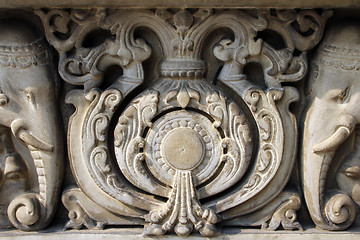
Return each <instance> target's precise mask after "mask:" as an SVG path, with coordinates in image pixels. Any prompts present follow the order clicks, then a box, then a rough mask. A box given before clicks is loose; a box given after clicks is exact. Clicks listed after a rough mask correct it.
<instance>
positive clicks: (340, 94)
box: [326, 87, 350, 104]
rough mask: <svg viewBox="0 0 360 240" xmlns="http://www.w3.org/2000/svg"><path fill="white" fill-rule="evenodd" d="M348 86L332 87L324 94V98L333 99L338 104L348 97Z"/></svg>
mask: <svg viewBox="0 0 360 240" xmlns="http://www.w3.org/2000/svg"><path fill="white" fill-rule="evenodd" d="M349 92H350V88H349V87H347V88H345V89H333V90H331V91H329V92H328V93H327V94H326V98H328V99H333V100H334V101H336V102H337V103H339V104H342V103H344V102H345V101H346V100H347V99H348V98H349V94H350V93H349Z"/></svg>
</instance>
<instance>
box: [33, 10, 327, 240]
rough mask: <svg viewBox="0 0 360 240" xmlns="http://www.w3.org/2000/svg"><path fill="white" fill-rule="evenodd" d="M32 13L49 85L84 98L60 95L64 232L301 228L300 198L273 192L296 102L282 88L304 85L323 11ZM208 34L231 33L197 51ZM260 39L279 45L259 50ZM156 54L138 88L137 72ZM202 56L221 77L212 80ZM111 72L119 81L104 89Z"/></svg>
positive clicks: (280, 187) (288, 167)
mask: <svg viewBox="0 0 360 240" xmlns="http://www.w3.org/2000/svg"><path fill="white" fill-rule="evenodd" d="M35 13H36V14H37V16H39V17H40V19H41V21H42V23H43V26H44V30H45V34H46V39H47V40H48V42H49V43H50V45H52V46H53V47H54V48H55V49H56V51H57V52H58V53H59V66H58V69H59V73H60V75H61V77H62V78H63V79H64V80H65V81H66V82H68V83H70V84H72V85H79V86H83V89H76V90H72V91H70V92H68V94H67V97H66V101H67V103H69V104H72V105H74V106H75V108H76V110H75V112H74V114H73V115H72V116H71V118H70V121H69V126H68V142H67V144H68V149H69V160H70V165H71V169H72V172H73V175H74V178H75V180H76V183H77V184H78V188H72V189H68V190H66V191H65V192H64V193H63V197H62V201H63V203H64V205H65V206H66V208H67V209H68V210H69V218H70V220H69V222H68V223H67V224H66V227H67V228H77V229H78V228H81V227H82V226H85V227H87V228H103V227H104V226H105V225H123V224H125V225H127V224H129V225H131V224H142V225H144V233H145V234H147V235H157V236H158V235H164V234H166V233H168V232H175V233H176V234H177V235H180V236H187V235H189V234H190V233H191V232H194V231H197V232H199V233H200V234H201V235H202V236H214V235H215V234H216V233H217V231H218V229H217V226H218V225H240V226H243V225H247V226H262V228H264V229H269V230H276V229H277V228H278V227H279V226H280V225H281V226H282V227H283V228H285V229H302V227H301V225H300V224H299V223H298V222H297V220H296V211H297V210H298V209H299V208H300V206H301V201H300V197H299V194H298V193H296V192H294V191H292V190H291V189H288V188H285V186H286V184H287V182H288V180H289V178H290V175H291V172H292V169H293V167H294V164H295V158H296V146H297V123H296V119H295V116H294V115H293V113H292V112H291V111H290V110H289V105H290V104H291V103H293V102H295V101H298V99H299V93H298V91H297V89H296V88H294V87H290V86H288V85H287V83H291V82H296V81H299V80H300V79H302V78H304V76H305V75H306V73H307V71H308V63H307V56H306V52H307V51H309V50H311V49H312V48H314V47H315V46H316V45H317V44H318V42H319V41H320V40H321V38H322V34H323V31H324V26H325V22H326V20H327V19H328V18H329V17H330V16H331V12H330V11H314V10H256V11H253V10H213V9H156V10H132V11H125V10H114V9H101V8H98V9H70V10H69V9H50V10H46V9H42V10H36V11H35ZM219 29H220V30H221V29H226V30H224V32H226V33H229V34H225V35H224V36H223V37H222V38H218V39H217V41H216V43H214V44H213V45H212V46H211V49H210V50H209V49H205V47H206V46H207V43H208V42H207V41H208V39H209V36H211V34H212V33H213V32H216V31H218V30H219ZM267 31H271V32H273V33H276V34H277V35H279V36H280V37H281V38H282V39H283V45H282V46H274V45H273V42H271V41H268V40H269V39H267V38H265V37H264V38H262V36H265V35H266V34H265V33H266V32H267ZM142 32H150V33H149V34H142ZM150 35H151V36H152V37H149V36H150ZM99 36H100V37H99ZM159 49H160V50H159ZM159 52H160V55H161V57H160V58H161V61H159V62H158V63H157V68H158V69H156V70H152V72H153V73H154V74H153V75H152V76H156V77H153V78H155V79H149V76H148V75H147V74H148V72H149V70H148V69H147V68H146V65H145V63H146V62H147V61H151V60H153V59H152V56H153V55H154V54H159ZM204 54H208V55H210V56H205V57H204ZM210 58H211V59H213V60H212V61H217V62H218V63H220V64H221V66H222V68H221V69H220V70H219V72H218V75H217V76H216V79H215V80H214V81H213V82H212V79H210V76H209V74H208V73H209V72H211V70H212V69H211V66H213V65H211V64H212V63H211V62H210V61H209V62H207V60H208V59H210ZM249 63H257V64H259V65H260V66H261V69H262V71H261V72H260V73H259V74H261V75H262V76H263V79H264V83H263V85H261V84H259V83H257V82H256V81H254V79H252V78H251V77H250V76H248V75H247V74H246V72H245V71H244V68H246V66H247V65H248V64H249ZM114 65H115V66H118V67H119V68H121V71H122V74H121V75H120V76H118V77H117V78H116V79H113V80H112V81H111V82H109V80H108V79H107V77H106V73H107V71H109V69H112V68H111V67H112V66H114Z"/></svg>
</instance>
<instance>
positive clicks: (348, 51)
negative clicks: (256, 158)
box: [301, 21, 360, 230]
mask: <svg viewBox="0 0 360 240" xmlns="http://www.w3.org/2000/svg"><path fill="white" fill-rule="evenodd" d="M359 27H360V25H359V24H358V22H356V21H353V22H349V23H338V24H337V25H335V26H333V27H332V28H330V29H329V31H328V32H327V34H326V36H325V37H324V40H323V42H322V44H321V46H320V47H319V49H318V50H317V54H316V56H315V59H314V61H313V63H312V71H311V73H312V74H311V78H310V83H309V94H308V97H307V107H306V110H305V113H304V128H303V129H304V130H303V131H304V133H303V143H302V149H301V154H302V156H301V160H302V181H303V189H304V195H305V200H306V204H307V207H308V209H309V211H310V214H311V217H312V219H313V221H314V222H315V224H316V225H317V226H319V227H321V228H323V229H328V230H343V229H346V228H347V227H349V226H350V225H351V224H352V222H353V221H354V219H355V216H356V204H355V202H354V201H356V202H357V203H358V199H359V190H358V185H357V181H358V180H356V178H358V176H359V160H358V159H357V158H356V154H357V153H356V151H357V148H358V146H357V144H358V140H356V141H355V145H354V151H355V152H354V153H353V154H349V155H348V157H347V158H346V159H345V160H344V163H343V165H342V166H341V167H339V166H340V165H341V161H342V160H343V156H346V153H344V152H342V154H341V155H342V157H339V156H336V153H337V151H340V152H341V151H342V149H343V147H340V146H341V144H342V143H343V142H344V141H346V140H347V139H348V138H349V136H351V135H352V134H353V132H355V135H356V139H358V136H357V135H358V132H357V131H354V129H355V126H356V124H358V123H359V121H360V115H359V109H360V108H359V106H358V103H359V97H360V94H359V86H360V85H359V81H358V79H359V76H360V75H359V68H358V65H359V60H360V45H359V35H358V32H359V29H360V28H359ZM332 168H334V169H337V168H339V174H338V187H336V186H335V187H331V186H328V185H327V184H326V183H327V182H328V180H327V179H328V175H329V173H330V172H331V171H330V170H329V169H332ZM330 176H332V175H331V174H330ZM345 179H346V180H345Z"/></svg>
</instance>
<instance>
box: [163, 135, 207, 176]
mask: <svg viewBox="0 0 360 240" xmlns="http://www.w3.org/2000/svg"><path fill="white" fill-rule="evenodd" d="M161 152H162V154H163V155H164V159H165V161H167V162H168V163H169V165H170V166H172V167H173V168H175V169H179V170H191V169H193V168H195V167H196V166H197V165H199V164H200V162H201V160H202V159H203V156H204V142H203V141H202V139H201V138H200V135H199V134H198V133H197V132H195V131H194V130H192V129H191V128H176V129H173V130H172V131H170V132H169V133H168V134H167V135H166V136H165V138H164V141H163V143H162V145H161Z"/></svg>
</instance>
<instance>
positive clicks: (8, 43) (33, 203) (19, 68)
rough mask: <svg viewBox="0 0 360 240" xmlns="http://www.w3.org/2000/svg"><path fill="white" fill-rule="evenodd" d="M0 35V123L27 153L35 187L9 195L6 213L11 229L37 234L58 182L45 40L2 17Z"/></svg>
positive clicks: (59, 150) (56, 126)
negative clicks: (35, 183)
mask: <svg viewBox="0 0 360 240" xmlns="http://www.w3.org/2000/svg"><path fill="white" fill-rule="evenodd" d="M0 32H1V33H2V35H1V36H3V37H1V36H0V57H1V59H4V58H5V60H7V61H5V60H4V61H1V63H0V89H1V96H0V97H1V98H2V99H3V100H4V101H1V102H0V124H1V125H2V126H5V127H8V128H10V130H11V132H12V134H13V135H14V137H15V139H17V140H18V141H19V142H21V143H22V144H23V145H24V146H25V147H26V148H27V149H28V150H29V152H30V156H31V157H32V159H31V160H32V162H31V163H28V164H33V165H34V167H35V170H36V173H34V175H35V174H36V177H35V179H37V186H38V187H37V189H32V191H28V192H25V193H24V194H22V195H18V196H17V197H15V198H14V199H13V200H12V201H11V202H10V204H9V206H8V210H7V214H8V218H9V220H10V221H11V223H12V224H13V225H14V226H15V227H16V228H18V229H21V230H39V229H42V228H44V227H45V226H46V225H47V224H49V222H50V220H51V218H52V216H53V215H54V212H55V207H56V205H57V201H58V194H59V191H60V184H61V179H62V169H63V147H62V144H63V143H62V134H61V132H60V131H61V130H60V129H61V127H60V122H59V116H58V112H57V104H56V97H55V96H56V92H55V76H56V75H55V72H54V69H53V68H52V66H51V62H50V61H51V54H50V51H49V49H48V47H47V45H46V42H44V40H43V37H42V36H40V34H38V33H37V31H36V30H35V29H33V28H32V26H30V25H27V24H25V23H23V22H21V21H18V20H15V19H7V20H2V21H0ZM4 36H6V37H4ZM33 178H34V176H33Z"/></svg>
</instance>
